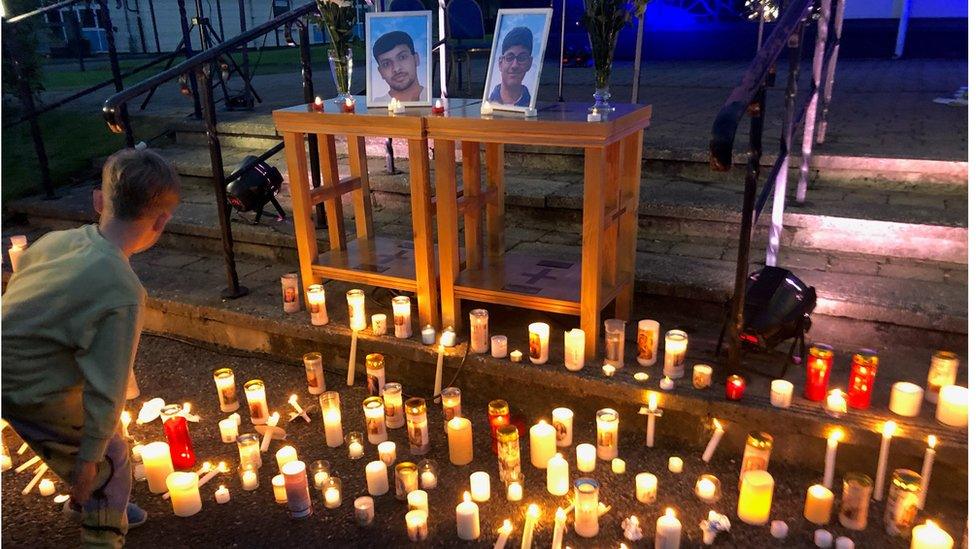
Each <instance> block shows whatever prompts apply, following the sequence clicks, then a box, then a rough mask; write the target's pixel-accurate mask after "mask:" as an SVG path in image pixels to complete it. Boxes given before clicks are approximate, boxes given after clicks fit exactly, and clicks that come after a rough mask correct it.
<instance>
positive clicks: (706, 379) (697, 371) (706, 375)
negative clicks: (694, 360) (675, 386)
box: [691, 364, 712, 389]
mask: <svg viewBox="0 0 976 549" xmlns="http://www.w3.org/2000/svg"><path fill="white" fill-rule="evenodd" d="M691 385H692V387H694V388H695V389H706V388H708V387H711V386H712V367H711V366H709V365H708V364H695V365H694V366H692V368H691Z"/></svg>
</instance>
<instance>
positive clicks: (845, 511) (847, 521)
mask: <svg viewBox="0 0 976 549" xmlns="http://www.w3.org/2000/svg"><path fill="white" fill-rule="evenodd" d="M872 488H873V484H872V482H871V477H869V476H868V475H866V474H864V473H847V474H846V475H844V494H843V496H842V497H841V500H840V513H839V514H838V516H837V518H838V519H839V520H840V524H841V526H843V527H844V528H847V529H850V530H864V529H865V528H867V526H868V511H869V510H870V508H871V490H872Z"/></svg>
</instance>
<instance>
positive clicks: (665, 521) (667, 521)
mask: <svg viewBox="0 0 976 549" xmlns="http://www.w3.org/2000/svg"><path fill="white" fill-rule="evenodd" d="M679 547H681V521H680V520H678V517H676V516H674V509H672V508H670V507H668V508H667V509H665V510H664V514H663V515H661V517H660V518H658V519H657V528H656V529H655V531H654V549H678V548H679Z"/></svg>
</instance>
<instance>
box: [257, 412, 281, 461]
mask: <svg viewBox="0 0 976 549" xmlns="http://www.w3.org/2000/svg"><path fill="white" fill-rule="evenodd" d="M280 419H281V415H280V414H279V413H278V412H275V413H273V414H271V417H269V418H268V428H267V429H265V431H264V437H263V438H262V439H261V451H262V452H267V451H268V448H269V447H271V438H272V436H273V434H274V427H277V426H278V420H280Z"/></svg>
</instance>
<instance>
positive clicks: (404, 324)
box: [393, 295, 413, 339]
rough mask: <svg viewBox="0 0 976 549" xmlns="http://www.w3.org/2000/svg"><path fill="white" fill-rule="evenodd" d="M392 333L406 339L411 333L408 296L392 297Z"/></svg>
mask: <svg viewBox="0 0 976 549" xmlns="http://www.w3.org/2000/svg"><path fill="white" fill-rule="evenodd" d="M393 335H394V336H396V337H398V338H399V339H407V338H409V337H411V336H412V335H413V325H412V321H411V318H410V298H409V297H407V296H405V295H398V296H396V297H394V298H393Z"/></svg>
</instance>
